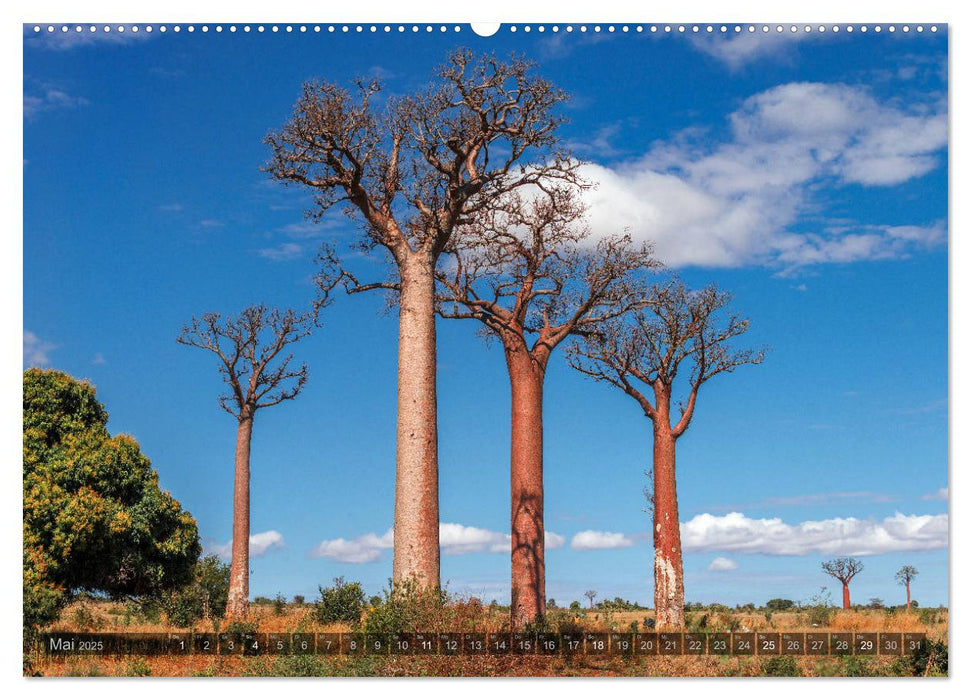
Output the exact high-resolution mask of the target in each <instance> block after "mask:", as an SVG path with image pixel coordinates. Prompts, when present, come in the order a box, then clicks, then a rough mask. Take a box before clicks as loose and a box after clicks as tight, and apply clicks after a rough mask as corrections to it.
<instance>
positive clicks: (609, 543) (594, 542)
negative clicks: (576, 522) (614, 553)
mask: <svg viewBox="0 0 971 700" xmlns="http://www.w3.org/2000/svg"><path fill="white" fill-rule="evenodd" d="M633 546H634V540H632V539H631V538H629V537H628V536H627V535H625V534H624V533H622V532H600V531H598V530H584V531H582V532H578V533H577V534H575V535H574V536H573V540H572V541H571V542H570V547H571V548H572V549H576V550H581V551H583V550H588V549H621V548H623V547H633Z"/></svg>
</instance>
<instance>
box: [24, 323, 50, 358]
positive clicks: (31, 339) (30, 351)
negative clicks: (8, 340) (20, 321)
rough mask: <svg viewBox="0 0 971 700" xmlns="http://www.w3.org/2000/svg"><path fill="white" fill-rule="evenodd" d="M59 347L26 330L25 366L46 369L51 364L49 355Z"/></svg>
mask: <svg viewBox="0 0 971 700" xmlns="http://www.w3.org/2000/svg"><path fill="white" fill-rule="evenodd" d="M56 347H57V346H56V345H55V344H54V343H49V342H48V341H46V340H41V339H40V338H38V337H37V335H36V334H35V333H32V332H31V331H28V330H24V366H25V367H46V366H48V365H49V364H50V363H51V358H50V355H49V353H50V352H51V351H52V350H54V349H55V348H56Z"/></svg>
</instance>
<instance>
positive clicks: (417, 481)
mask: <svg viewBox="0 0 971 700" xmlns="http://www.w3.org/2000/svg"><path fill="white" fill-rule="evenodd" d="M434 268H435V263H434V260H429V259H426V258H425V257H423V256H419V255H414V256H412V257H410V258H409V259H407V260H405V261H403V262H402V264H400V265H399V269H400V273H401V294H400V298H399V317H398V433H397V455H396V479H395V501H394V564H393V570H392V576H393V579H394V581H395V582H398V581H403V580H406V579H415V580H416V581H417V582H418V583H419V584H420V585H422V586H426V587H432V588H437V587H438V586H439V582H440V579H439V576H440V572H439V541H438V416H437V393H436V384H435V375H436V354H435V302H434V292H435V277H434Z"/></svg>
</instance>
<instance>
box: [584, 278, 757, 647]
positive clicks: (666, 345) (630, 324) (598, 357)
mask: <svg viewBox="0 0 971 700" xmlns="http://www.w3.org/2000/svg"><path fill="white" fill-rule="evenodd" d="M730 300H731V297H730V295H729V294H727V293H726V292H723V291H720V290H719V289H718V288H717V287H715V286H714V285H711V286H708V287H705V288H704V289H700V290H697V291H696V290H691V289H688V288H687V287H686V286H685V285H684V283H683V282H682V281H681V280H679V279H677V278H675V279H673V280H671V281H670V282H669V283H667V284H663V285H655V287H654V291H653V292H652V295H651V303H650V305H648V306H646V307H645V308H643V309H640V310H638V311H635V312H633V313H631V314H628V315H627V316H626V317H623V318H618V319H614V320H612V321H608V322H606V323H604V324H601V327H600V328H599V329H598V331H597V332H595V333H590V334H588V335H585V336H583V337H582V338H581V339H579V340H578V341H577V342H575V343H574V344H573V345H572V346H571V347H570V350H569V359H570V364H571V365H572V366H573V367H574V368H576V369H577V370H579V371H580V372H582V373H584V374H586V375H588V376H590V377H593V378H594V379H596V380H598V381H605V382H608V383H610V384H613V385H614V386H617V387H619V388H620V389H622V390H623V391H624V392H625V393H626V394H628V395H629V396H631V397H632V398H634V399H635V400H636V401H637V403H638V404H639V405H640V407H641V409H642V410H643V411H644V415H646V416H647V417H648V418H649V419H650V420H651V422H652V423H653V433H654V461H653V464H654V466H653V480H654V483H653V493H652V494H651V496H650V497H649V508H650V509H651V510H653V520H654V523H653V524H654V607H655V614H656V618H657V624H658V626H659V627H664V628H680V627H683V626H684V568H683V564H682V552H681V530H680V524H679V520H678V496H677V484H676V479H675V444H676V442H677V440H678V439H679V438H680V437H681V436H682V435H684V432H685V431H686V430H687V429H688V425H689V423H690V422H691V419H692V417H693V416H694V412H695V405H696V402H697V398H698V393H699V391H700V390H701V387H702V385H703V384H705V383H706V382H707V381H708V380H710V379H712V378H713V377H715V376H716V375H719V374H723V373H726V372H734V371H735V370H736V369H737V368H739V367H741V366H742V365H754V364H759V363H761V362H762V360H763V358H764V352H765V351H764V350H758V351H756V350H751V349H744V350H736V349H733V348H732V345H731V344H732V341H733V339H735V338H737V337H738V336H740V335H742V334H743V333H745V332H746V331H747V330H748V327H749V322H748V320H746V319H743V318H740V317H739V316H737V315H734V314H732V315H730V316H729V317H728V318H727V320H725V321H724V322H722V320H721V319H720V316H721V312H722V311H723V310H724V309H725V308H726V307H727V306H728V304H729V302H730ZM682 365H687V366H690V375H689V377H688V381H687V384H686V388H687V392H688V395H687V401H686V402H685V403H684V404H682V405H681V407H680V415H678V416H677V417H676V418H675V419H674V420H672V414H671V399H672V395H673V393H674V382H675V379H676V378H677V376H678V373H679V371H681V370H682ZM644 389H647V390H649V391H651V392H652V393H653V397H652V398H649V397H648V396H647V394H646V393H642V392H644Z"/></svg>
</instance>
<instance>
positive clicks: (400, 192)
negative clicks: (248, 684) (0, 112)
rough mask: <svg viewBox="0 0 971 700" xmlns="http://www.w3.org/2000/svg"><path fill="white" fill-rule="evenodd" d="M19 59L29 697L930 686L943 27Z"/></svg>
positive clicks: (609, 34)
mask: <svg viewBox="0 0 971 700" xmlns="http://www.w3.org/2000/svg"><path fill="white" fill-rule="evenodd" d="M83 14H84V13H83V11H78V13H77V18H79V19H80V18H82V16H83ZM724 14H726V15H731V14H732V11H731V8H730V6H729V7H727V8H726V9H725V10H724ZM810 14H811V13H810ZM920 14H921V11H920V8H919V7H918V8H916V11H915V12H913V13H912V15H914V16H916V15H920ZM22 41H23V331H22V333H23V367H22V370H23V545H24V548H23V643H24V652H23V653H24V656H23V658H24V665H23V668H24V675H25V676H127V677H131V676H137V677H157V676H179V677H189V676H216V677H239V676H248V677H249V676H299V677H334V676H371V677H389V676H396V677H397V676H432V677H444V676H449V677H455V676H459V677H482V676H490V677H491V676H498V677H506V676H536V677H566V676H569V677H586V676H598V677H602V676H625V677H656V676H669V677H726V676H747V677H778V676H786V677H822V676H854V677H855V676H868V677H873V676H879V677H913V676H919V677H934V676H947V675H948V610H949V576H950V572H949V560H948V542H949V520H948V504H949V490H948V489H949V479H948V460H949V451H948V450H949V446H948V407H949V403H948V400H949V393H948V380H949V377H948V350H949V346H948V281H949V278H948V265H949V257H948V238H949V225H948V165H949V162H948V25H947V24H946V23H937V24H935V23H926V22H925V23H920V22H910V23H888V22H882V23H855V24H841V23H836V24H834V23H826V22H822V23H821V22H815V23H795V24H794V23H785V24H779V23H728V22H712V23H685V24H678V23H650V22H642V23H633V22H632V23H619V22H615V23H572V24H571V23H528V24H521V23H519V24H517V23H503V24H495V25H469V24H455V23H447V24H443V23H431V24H429V23H420V24H400V23H391V24H385V23H362V24H355V23H350V24H343V23H297V22H293V23H272V22H268V23H262V24H261V23H237V24H232V23H220V22H215V23H209V24H206V23H178V22H159V23H136V24H131V23H113V22H111V23H106V22H103V21H102V22H93V23H92V22H83V23H27V24H25V25H24V26H23V31H22ZM127 688H128V690H131V686H130V685H129V686H127Z"/></svg>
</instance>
